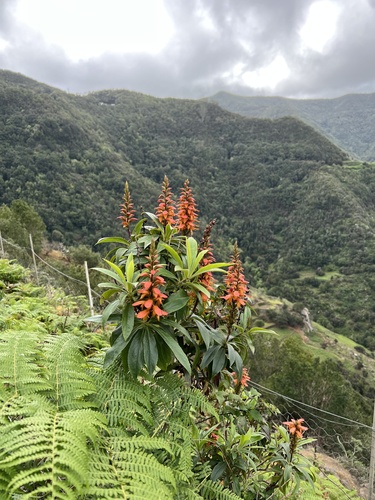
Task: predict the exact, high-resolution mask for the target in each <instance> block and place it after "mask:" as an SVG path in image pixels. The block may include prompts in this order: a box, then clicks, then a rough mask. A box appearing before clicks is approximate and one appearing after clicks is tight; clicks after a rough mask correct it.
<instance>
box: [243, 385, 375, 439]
mask: <svg viewBox="0 0 375 500" xmlns="http://www.w3.org/2000/svg"><path fill="white" fill-rule="evenodd" d="M249 383H250V384H251V385H253V386H254V387H255V388H259V389H261V390H262V391H266V392H269V393H271V394H273V395H274V396H279V397H281V398H284V399H286V400H287V401H292V402H293V403H297V404H299V405H302V406H306V407H307V408H311V409H312V410H316V411H320V412H322V413H325V414H326V415H331V416H332V417H337V418H339V419H341V420H345V421H346V422H350V423H352V424H355V425H358V426H360V427H364V428H366V429H370V430H372V431H375V429H373V428H372V427H371V426H370V425H366V424H363V423H362V422H356V421H355V420H351V419H350V418H347V417H342V416H341V415H336V413H332V412H330V411H326V410H322V409H321V408H317V407H316V406H311V405H309V404H307V403H302V401H297V400H296V399H293V398H290V397H289V396H285V395H284V394H280V393H278V392H276V391H273V390H272V389H268V388H267V387H264V386H262V385H260V384H257V383H256V382H253V381H252V380H251V381H250V382H249ZM315 416H316V415H315ZM316 417H317V418H323V417H319V416H316ZM333 423H339V422H333Z"/></svg>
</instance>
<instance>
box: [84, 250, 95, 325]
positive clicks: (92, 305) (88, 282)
mask: <svg viewBox="0 0 375 500" xmlns="http://www.w3.org/2000/svg"><path fill="white" fill-rule="evenodd" d="M85 274H86V282H87V291H88V295H89V305H90V311H91V316H94V304H93V302H92V295H91V286H90V276H89V268H88V266H87V261H86V260H85Z"/></svg>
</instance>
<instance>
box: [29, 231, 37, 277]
mask: <svg viewBox="0 0 375 500" xmlns="http://www.w3.org/2000/svg"><path fill="white" fill-rule="evenodd" d="M29 238H30V246H31V253H32V255H33V262H34V269H35V276H36V283H37V285H39V276H38V268H37V267H36V259H35V253H34V245H33V239H32V237H31V234H30V233H29Z"/></svg>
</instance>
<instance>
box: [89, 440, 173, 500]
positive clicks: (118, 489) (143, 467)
mask: <svg viewBox="0 0 375 500" xmlns="http://www.w3.org/2000/svg"><path fill="white" fill-rule="evenodd" d="M104 445H105V446H104V447H103V446H102V447H101V448H97V449H96V450H95V453H94V454H92V455H91V463H90V473H89V478H90V484H89V487H88V489H87V495H88V498H95V499H96V498H98V499H99V498H100V499H106V498H116V499H119V498H126V499H128V498H131V499H144V500H149V499H155V500H157V499H166V500H167V499H173V498H174V493H175V491H176V479H175V476H174V474H173V470H172V469H171V468H169V467H168V466H165V465H162V464H161V463H160V462H159V461H158V460H157V459H156V458H155V456H154V455H153V454H151V453H148V452H146V450H149V451H157V450H160V449H163V450H166V451H168V453H170V452H171V449H170V446H169V444H168V443H167V442H166V441H164V440H161V439H155V438H141V439H138V438H117V437H116V438H109V439H108V440H106V441H105V442H104Z"/></svg>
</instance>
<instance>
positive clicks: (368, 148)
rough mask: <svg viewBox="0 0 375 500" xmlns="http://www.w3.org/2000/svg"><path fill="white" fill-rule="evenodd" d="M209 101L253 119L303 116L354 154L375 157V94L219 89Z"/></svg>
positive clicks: (364, 158) (301, 118)
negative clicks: (291, 95) (324, 95)
mask: <svg viewBox="0 0 375 500" xmlns="http://www.w3.org/2000/svg"><path fill="white" fill-rule="evenodd" d="M208 101H211V102H216V103H217V104H219V105H220V106H221V107H222V108H224V109H226V110H228V111H232V112H234V113H239V114H240V115H243V116H247V117H252V118H254V117H256V118H280V117H283V116H293V117H295V118H299V119H300V120H303V121H304V122H306V123H308V124H310V125H312V126H314V127H315V128H316V129H317V130H319V131H321V132H322V133H323V134H324V135H326V136H327V137H328V138H330V139H331V140H332V141H334V142H335V143H336V144H337V145H339V146H340V147H342V148H343V149H345V150H346V151H348V152H349V153H350V154H351V155H353V156H354V157H356V158H360V159H362V160H363V161H374V160H375V145H374V130H375V94H350V95H345V96H343V97H339V98H336V99H286V98H283V97H261V96H259V97H245V96H237V95H232V94H228V93H226V92H219V93H218V94H215V95H214V96H212V97H210V98H208Z"/></svg>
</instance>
